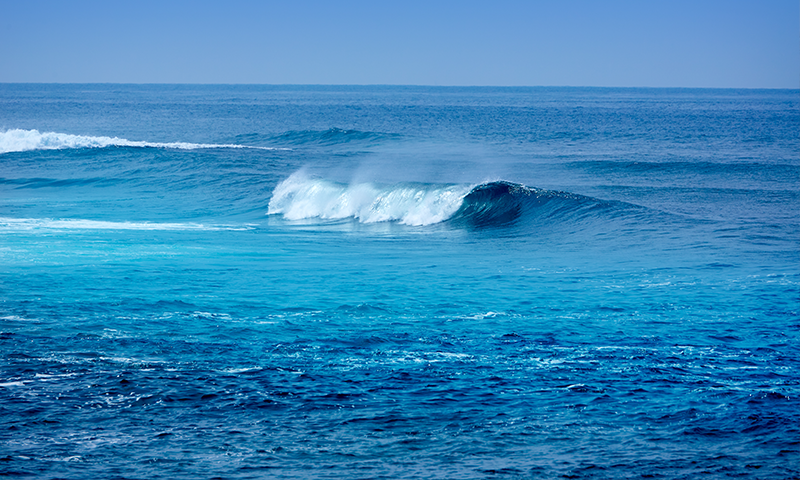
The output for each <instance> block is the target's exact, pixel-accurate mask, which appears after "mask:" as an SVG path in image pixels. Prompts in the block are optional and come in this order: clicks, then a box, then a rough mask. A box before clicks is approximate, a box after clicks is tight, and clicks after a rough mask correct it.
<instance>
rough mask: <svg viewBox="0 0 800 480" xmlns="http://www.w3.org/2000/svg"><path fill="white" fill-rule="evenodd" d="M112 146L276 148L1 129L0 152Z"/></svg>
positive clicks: (192, 148)
mask: <svg viewBox="0 0 800 480" xmlns="http://www.w3.org/2000/svg"><path fill="white" fill-rule="evenodd" d="M108 147H134V148H171V149H178V150H198V149H204V148H254V149H258V150H275V149H276V148H274V147H251V146H245V145H235V144H206V143H187V142H168V143H161V142H140V141H132V140H126V139H124V138H118V137H113V138H112V137H94V136H87V135H71V134H68V133H57V132H44V133H41V132H39V131H38V130H21V129H18V128H16V129H12V130H7V131H5V132H0V153H10V152H26V151H31V150H61V149H70V148H108Z"/></svg>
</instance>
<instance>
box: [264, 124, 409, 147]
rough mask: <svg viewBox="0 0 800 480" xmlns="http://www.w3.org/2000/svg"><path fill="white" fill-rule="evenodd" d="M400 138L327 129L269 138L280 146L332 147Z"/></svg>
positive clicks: (374, 133)
mask: <svg viewBox="0 0 800 480" xmlns="http://www.w3.org/2000/svg"><path fill="white" fill-rule="evenodd" d="M399 137H400V136H399V135H397V134H391V133H381V132H363V131H360V130H344V129H341V128H329V129H327V130H296V131H289V132H286V133H283V134H280V135H276V136H274V137H271V138H270V139H269V140H270V141H271V142H275V143H279V144H281V145H287V144H288V145H324V146H333V145H341V144H348V143H354V142H362V143H377V142H381V141H385V140H392V139H397V138H399Z"/></svg>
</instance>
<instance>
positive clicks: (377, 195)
mask: <svg viewBox="0 0 800 480" xmlns="http://www.w3.org/2000/svg"><path fill="white" fill-rule="evenodd" d="M470 190H471V186H469V185H410V184H403V185H393V186H389V187H380V186H376V185H373V184H371V183H354V184H350V185H342V184H338V183H334V182H330V181H327V180H324V179H320V178H310V177H308V176H307V175H305V174H304V173H303V172H295V173H294V174H292V175H291V176H290V177H289V178H287V179H286V180H284V181H282V182H281V183H280V184H278V186H277V187H275V190H274V191H273V192H272V198H271V199H270V202H269V210H268V214H269V215H273V214H282V215H283V216H284V218H286V219H288V220H303V219H309V218H321V219H342V218H354V219H357V220H358V221H360V222H362V223H375V222H387V221H396V222H399V223H402V224H406V225H430V224H433V223H439V222H442V221H444V220H447V219H448V218H450V217H451V216H452V215H453V214H454V213H455V212H456V211H458V209H459V207H461V204H462V202H463V200H464V196H465V195H466V194H467V193H469V191H470Z"/></svg>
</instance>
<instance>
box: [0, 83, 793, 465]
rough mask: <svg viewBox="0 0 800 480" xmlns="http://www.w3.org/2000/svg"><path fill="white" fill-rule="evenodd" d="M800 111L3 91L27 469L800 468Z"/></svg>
mask: <svg viewBox="0 0 800 480" xmlns="http://www.w3.org/2000/svg"><path fill="white" fill-rule="evenodd" d="M798 212H800V92H798V91H797V90H693V89H690V90H685V89H676V90H669V89H594V88H433V87H327V86H188V85H187V86H180V85H177V86H153V85H151V86H138V85H11V84H4V85H0V358H2V361H1V362H0V474H2V475H6V476H11V477H26V476H28V477H32V478H70V479H73V478H74V479H77V478H130V479H133V478H148V479H155V478H169V479H173V478H214V477H218V478H236V479H244V478H273V477H274V478H495V477H500V478H543V479H548V478H560V477H564V478H615V479H616V478H642V477H647V478H666V479H678V478H687V479H688V478H698V477H700V478H729V477H736V478H752V479H756V478H769V479H776V478H798V477H800V401H798V396H799V395H800V376H799V375H800V368H799V367H800V357H799V354H800V350H799V349H798V345H799V344H800V341H799V340H800V339H798V327H800V320H799V319H798V317H799V315H798V314H799V312H800V244H799V243H798V242H799V240H798V239H800V213H798Z"/></svg>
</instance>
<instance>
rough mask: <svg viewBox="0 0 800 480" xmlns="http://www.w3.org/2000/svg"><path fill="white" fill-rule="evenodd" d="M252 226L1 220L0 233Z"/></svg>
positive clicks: (231, 228) (211, 228)
mask: <svg viewBox="0 0 800 480" xmlns="http://www.w3.org/2000/svg"><path fill="white" fill-rule="evenodd" d="M252 228H253V225H250V224H243V225H205V224H201V223H155V222H108V221H102V220H86V219H80V218H66V219H54V218H2V217H0V231H24V230H159V231H167V230H177V231H185V230H202V231H216V230H250V229H252Z"/></svg>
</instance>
